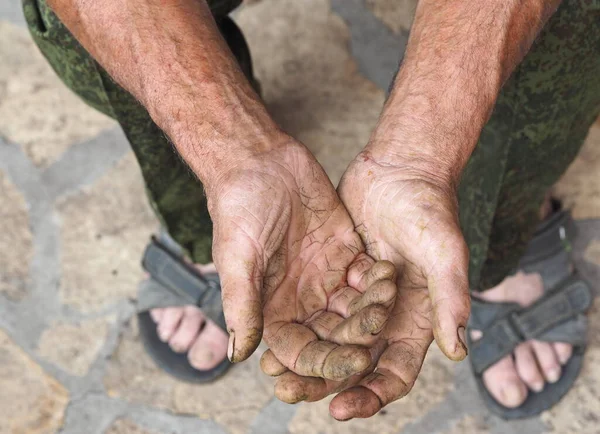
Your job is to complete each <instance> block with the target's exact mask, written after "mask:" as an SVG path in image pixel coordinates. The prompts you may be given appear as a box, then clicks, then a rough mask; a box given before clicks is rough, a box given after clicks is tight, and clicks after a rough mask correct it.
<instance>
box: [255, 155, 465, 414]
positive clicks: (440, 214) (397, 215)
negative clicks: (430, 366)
mask: <svg viewBox="0 0 600 434" xmlns="http://www.w3.org/2000/svg"><path fill="white" fill-rule="evenodd" d="M339 192H340V196H341V198H342V201H343V202H344V203H345V204H346V206H347V208H348V210H349V212H350V215H351V216H352V219H353V220H354V222H355V224H356V225H357V231H358V232H359V233H360V235H361V237H362V238H363V240H364V242H365V244H366V246H367V253H369V255H371V256H372V257H374V258H377V259H386V260H389V261H391V262H392V263H394V264H395V265H396V266H397V267H398V291H399V293H398V298H397V300H396V303H395V306H394V308H393V311H392V315H391V318H390V320H389V322H388V323H387V324H386V326H385V328H384V329H383V331H382V332H381V334H380V335H379V337H380V340H379V341H378V342H377V343H376V344H375V345H374V347H373V349H372V358H373V364H372V366H371V367H370V369H369V370H367V371H366V372H371V371H374V370H375V368H376V370H375V371H374V372H371V373H370V374H368V375H362V376H354V377H353V378H351V379H349V380H348V381H345V382H333V381H324V380H321V379H307V378H301V377H299V376H297V375H295V374H293V373H286V374H284V375H282V376H280V377H279V379H278V383H277V386H276V393H277V395H278V396H279V397H280V398H281V399H283V400H286V401H287V402H294V401H295V399H294V398H295V397H297V396H301V397H303V398H305V399H306V400H318V399H321V398H323V397H324V396H326V395H328V394H330V393H335V392H340V391H341V392H340V393H339V394H338V396H337V397H335V398H334V400H333V401H332V402H331V405H330V411H331V414H332V415H333V416H334V417H335V418H336V419H339V420H346V419H350V418H353V417H369V416H372V415H373V414H375V413H376V412H378V411H379V410H380V409H381V408H382V407H383V406H385V405H387V404H389V403H390V402H392V401H394V400H396V399H398V398H400V397H402V396H404V395H406V394H407V393H408V392H409V391H410V389H411V388H412V386H413V384H414V382H415V380H416V378H417V375H418V373H419V371H420V369H421V364H422V362H423V359H424V357H425V354H426V352H427V349H428V348H429V345H430V344H431V342H432V340H433V338H434V336H435V338H436V340H437V342H438V345H439V346H440V348H441V349H442V351H443V352H444V353H445V354H446V355H447V356H448V357H449V358H451V359H453V360H462V359H463V358H464V357H465V356H466V351H467V350H466V347H465V345H464V327H465V326H466V322H467V319H468V315H469V308H470V299H469V292H468V278H467V266H468V253H467V248H466V245H465V242H464V240H463V237H462V234H461V232H460V228H459V226H458V218H457V217H458V216H457V204H456V196H455V193H454V190H453V189H452V187H451V186H449V185H446V184H445V183H444V182H442V181H441V180H440V179H437V178H435V176H434V175H431V174H427V173H421V172H417V171H411V170H410V168H408V167H405V166H402V165H398V166H393V165H391V164H389V163H379V162H377V161H375V160H373V159H372V158H371V157H370V156H369V154H368V153H367V152H365V153H362V154H360V155H359V156H358V157H357V158H356V160H355V161H354V162H353V163H352V164H351V165H350V167H349V169H348V170H347V172H346V173H345V175H344V177H343V178H342V181H341V183H340V187H339ZM353 277H354V276H353ZM349 283H350V284H351V285H354V286H355V287H356V288H358V289H359V290H364V286H365V285H366V284H369V283H370V282H368V281H367V280H365V279H362V281H361V280H358V281H357V280H354V279H350V280H349ZM267 357H269V358H270V357H271V356H270V355H266V356H265V358H267ZM263 369H264V370H265V372H267V373H268V374H271V375H273V374H279V373H281V372H277V369H276V363H275V362H273V361H271V362H270V363H269V364H266V363H265V364H263Z"/></svg>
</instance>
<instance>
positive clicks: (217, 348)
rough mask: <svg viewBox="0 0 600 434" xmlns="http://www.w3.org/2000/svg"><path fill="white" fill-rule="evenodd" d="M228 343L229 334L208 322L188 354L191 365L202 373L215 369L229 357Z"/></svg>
mask: <svg viewBox="0 0 600 434" xmlns="http://www.w3.org/2000/svg"><path fill="white" fill-rule="evenodd" d="M228 341H229V337H228V336H227V333H225V332H224V331H223V330H222V329H221V328H220V327H219V326H218V325H216V324H215V323H214V322H213V321H211V320H207V321H206V324H205V326H204V328H203V329H202V330H201V331H200V333H199V334H198V337H197V338H196V341H195V342H194V343H193V344H192V347H191V348H190V350H189V352H188V360H189V362H190V364H191V365H192V366H193V367H194V368H196V369H198V370H200V371H207V370H209V369H212V368H214V367H215V366H217V365H218V364H219V363H221V362H222V361H223V360H224V359H225V357H227V343H228Z"/></svg>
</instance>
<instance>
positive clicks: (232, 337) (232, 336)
mask: <svg viewBox="0 0 600 434" xmlns="http://www.w3.org/2000/svg"><path fill="white" fill-rule="evenodd" d="M234 345H235V333H234V332H232V331H231V332H229V343H228V344H227V358H228V359H229V361H230V362H233V347H234Z"/></svg>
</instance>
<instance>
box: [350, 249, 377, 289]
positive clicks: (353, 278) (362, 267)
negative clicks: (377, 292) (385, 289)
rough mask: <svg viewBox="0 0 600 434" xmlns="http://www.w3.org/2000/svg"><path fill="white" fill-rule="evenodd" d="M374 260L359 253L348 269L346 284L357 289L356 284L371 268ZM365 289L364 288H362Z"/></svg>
mask: <svg viewBox="0 0 600 434" xmlns="http://www.w3.org/2000/svg"><path fill="white" fill-rule="evenodd" d="M373 264H375V260H374V259H373V258H371V257H370V256H369V255H367V254H366V253H361V254H360V255H358V256H357V257H356V259H355V260H354V261H353V262H352V264H350V267H348V276H347V278H346V279H347V280H348V284H349V285H350V286H352V287H355V288H357V289H358V284H359V282H360V280H361V279H362V277H363V276H364V275H365V274H366V273H368V272H369V270H371V268H373ZM362 289H366V287H364V288H362Z"/></svg>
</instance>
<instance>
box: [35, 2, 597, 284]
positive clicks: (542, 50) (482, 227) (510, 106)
mask: <svg viewBox="0 0 600 434" xmlns="http://www.w3.org/2000/svg"><path fill="white" fill-rule="evenodd" d="M240 2H241V0H230V1H227V0H224V1H213V2H210V1H209V3H210V4H211V8H212V10H213V13H214V14H215V16H216V17H217V18H218V17H221V16H224V14H226V13H228V12H229V11H230V10H232V9H233V8H234V7H235V6H237V5H238V4H239V3H240ZM23 4H24V11H25V16H26V19H27V22H28V24H29V28H30V31H31V33H32V35H33V37H34V39H35V41H36V42H37V44H38V45H39V47H40V49H41V51H42V53H43V54H44V55H45V56H46V58H47V59H48V61H49V62H50V64H51V65H52V67H53V68H54V69H55V71H56V72H57V74H58V75H59V76H60V77H61V79H62V80H63V81H64V82H65V84H66V85H67V86H69V87H70V88H71V89H72V90H73V91H74V92H76V93H77V94H78V95H80V96H81V97H82V98H83V99H84V100H85V101H86V102H87V103H88V104H89V105H91V106H92V107H95V108H97V109H98V110H100V111H102V112H103V113H106V114H107V115H109V116H111V117H113V118H115V119H116V120H117V121H118V122H119V123H120V124H121V126H122V128H123V130H124V131H125V134H126V135H127V138H128V139H129V141H130V142H131V146H132V148H133V150H134V152H135V154H136V156H137V158H138V161H139V164H140V167H141V169H142V174H143V176H144V178H145V181H146V186H147V189H148V194H149V197H150V200H151V202H152V203H153V205H154V208H155V210H156V211H157V213H158V214H159V216H160V217H161V219H162V221H163V222H164V224H165V226H166V228H167V229H168V231H169V232H170V234H171V235H172V237H173V238H174V239H175V240H176V241H178V242H179V243H180V244H181V245H182V246H184V247H185V248H186V249H187V250H188V252H190V255H191V257H192V259H193V260H194V261H196V262H208V261H210V258H211V244H212V223H211V221H210V218H209V215H208V212H207V209H206V199H205V197H204V195H203V191H202V186H201V185H200V183H199V182H198V181H197V180H196V179H195V178H194V177H193V176H192V174H190V172H189V171H188V169H187V167H186V166H185V164H183V163H182V161H181V160H180V159H179V157H178V156H177V154H176V153H175V152H174V150H173V148H172V146H171V144H170V143H169V142H168V140H167V139H166V138H165V136H164V134H162V132H161V131H160V130H159V129H158V127H157V126H156V125H155V124H154V123H153V122H152V121H151V119H150V117H149V116H148V114H147V112H146V111H145V110H144V108H143V107H141V106H140V105H139V104H138V103H137V102H136V101H135V99H134V98H133V97H132V96H131V95H129V94H128V93H127V92H126V91H124V90H123V89H122V88H120V87H119V86H118V85H117V84H115V83H114V82H113V81H112V80H111V79H110V77H109V76H108V75H107V73H106V72H105V71H104V70H103V69H102V68H101V67H100V66H99V65H98V64H97V63H96V62H95V61H94V60H93V59H92V58H91V56H90V55H89V54H88V53H86V51H85V50H84V49H83V48H82V47H81V46H80V45H79V44H78V43H77V41H76V40H75V39H74V38H73V36H72V35H71V34H70V33H69V31H68V30H67V29H66V28H65V27H64V26H63V25H62V24H61V23H60V21H59V20H58V19H57V18H56V16H55V15H54V14H53V13H52V11H50V10H49V9H48V7H47V6H46V5H45V2H44V0H37V1H36V0H23ZM598 22H600V0H564V1H563V3H562V5H561V7H560V8H559V10H558V11H557V13H556V14H555V15H554V16H553V17H552V18H551V20H550V22H549V23H548V25H547V26H546V28H545V29H544V31H543V32H542V33H541V35H540V36H539V38H538V40H537V41H536V43H535V44H534V46H533V48H532V50H531V51H530V53H529V54H528V55H527V57H526V59H525V60H524V61H523V62H522V64H521V65H520V66H519V67H518V68H517V70H516V71H515V73H514V74H513V76H512V77H511V78H510V80H509V81H508V82H507V84H506V85H505V86H504V88H503V90H502V93H501V95H500V97H499V99H498V103H497V105H496V108H495V111H494V113H493V115H492V118H491V119H490V121H489V123H488V124H487V126H486V127H485V129H484V131H483V133H482V135H481V138H480V142H479V144H478V147H477V149H476V150H475V152H474V154H473V156H472V158H471V160H470V162H469V165H468V167H467V169H466V171H465V173H464V175H463V180H462V183H461V186H460V189H459V198H460V213H461V225H462V227H463V231H464V234H465V237H466V239H467V242H468V244H469V248H470V251H471V263H470V279H471V285H472V287H473V288H474V289H478V288H487V287H490V286H492V285H494V284H496V283H498V282H499V281H500V280H501V279H503V278H504V277H505V276H506V275H507V274H509V273H510V272H511V271H512V270H514V268H515V266H516V264H517V262H518V259H519V257H520V256H521V254H522V252H523V250H524V247H525V244H526V242H527V241H528V239H529V238H530V237H531V234H532V232H533V230H534V229H535V226H536V224H537V223H538V210H539V207H540V204H541V202H542V200H543V198H544V196H545V194H546V192H547V190H548V189H549V188H550V187H551V186H552V185H553V184H554V182H556V180H557V179H558V177H559V176H560V175H561V174H562V173H563V172H564V171H565V169H566V168H567V166H568V165H569V164H570V162H571V161H572V160H573V158H574V157H575V155H576V154H577V152H578V150H579V148H580V147H581V145H582V143H583V140H584V138H585V136H586V134H587V131H588V129H589V127H590V125H591V124H592V122H593V121H594V119H595V118H596V117H597V115H598V113H599V112H600V26H598Z"/></svg>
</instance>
